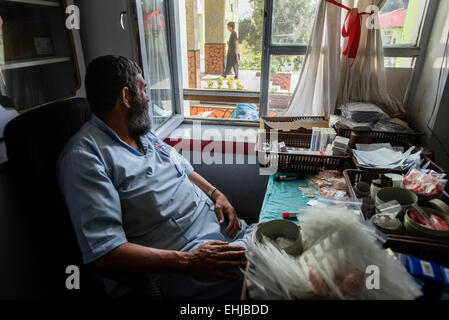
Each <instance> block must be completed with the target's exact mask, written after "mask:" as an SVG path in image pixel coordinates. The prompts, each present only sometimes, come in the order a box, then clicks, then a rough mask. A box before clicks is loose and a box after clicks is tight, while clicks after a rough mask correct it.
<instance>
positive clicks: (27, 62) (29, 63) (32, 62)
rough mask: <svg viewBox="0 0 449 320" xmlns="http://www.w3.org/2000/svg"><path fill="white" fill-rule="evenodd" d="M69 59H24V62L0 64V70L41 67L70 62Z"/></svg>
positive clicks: (14, 61)
mask: <svg viewBox="0 0 449 320" xmlns="http://www.w3.org/2000/svg"><path fill="white" fill-rule="evenodd" d="M70 60H71V58H70V57H47V58H36V59H24V60H13V61H6V62H5V63H4V64H0V70H11V69H20V68H28V67H35V66H41V65H44V64H52V63H60V62H66V61H70Z"/></svg>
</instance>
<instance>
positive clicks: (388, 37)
mask: <svg viewBox="0 0 449 320" xmlns="http://www.w3.org/2000/svg"><path fill="white" fill-rule="evenodd" d="M382 39H383V43H384V45H388V44H394V42H393V31H390V30H385V31H384V33H383V36H382ZM394 40H396V39H394Z"/></svg>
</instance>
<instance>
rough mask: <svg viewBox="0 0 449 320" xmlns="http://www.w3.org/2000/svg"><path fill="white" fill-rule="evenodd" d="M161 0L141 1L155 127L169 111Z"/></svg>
mask: <svg viewBox="0 0 449 320" xmlns="http://www.w3.org/2000/svg"><path fill="white" fill-rule="evenodd" d="M165 1H167V0H144V1H143V15H144V19H143V20H144V29H145V42H146V43H145V44H146V53H147V59H148V72H149V74H148V86H149V88H150V98H151V105H152V108H153V121H154V122H155V123H154V124H155V125H156V127H158V126H159V125H160V124H162V123H163V122H164V121H165V120H166V119H168V118H169V117H170V116H171V115H172V113H173V108H172V101H171V96H172V94H171V90H172V85H171V78H170V64H169V60H168V59H169V54H168V44H167V24H166V12H165Z"/></svg>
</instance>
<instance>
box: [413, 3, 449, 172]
mask: <svg viewBox="0 0 449 320" xmlns="http://www.w3.org/2000/svg"><path fill="white" fill-rule="evenodd" d="M447 12H449V1H440V4H439V10H438V13H437V15H436V18H435V19H434V26H433V30H432V34H431V36H430V38H429V44H428V48H427V51H426V56H425V61H424V66H423V69H422V70H421V71H419V70H418V72H419V73H418V74H417V76H416V81H414V85H413V86H412V88H416V89H415V90H414V92H412V96H411V99H410V101H409V103H408V105H407V112H408V115H409V117H410V118H411V120H412V121H413V123H414V124H415V125H416V126H417V127H418V129H421V130H423V131H425V132H426V134H427V136H426V138H425V139H424V142H425V145H426V146H427V147H429V148H430V149H432V150H433V151H434V152H435V154H436V159H437V163H438V164H439V165H441V166H442V167H443V168H445V169H446V170H449V157H448V155H447V152H445V150H449V139H448V138H447V137H448V136H449V126H448V125H447V120H448V119H449V112H448V106H449V93H448V90H449V88H448V86H449V83H448V81H447V79H448V70H449V65H448V64H447V59H446V65H445V68H444V69H443V71H442V72H440V71H441V67H442V63H443V56H444V52H445V47H446V46H447V36H448V32H449V18H448V16H447ZM440 73H441V75H442V76H441V81H439V79H440ZM439 82H440V83H439ZM439 84H440V90H438V87H439ZM438 93H439V96H440V97H441V98H440V99H437V94H438ZM436 100H437V104H436V105H435V101H436ZM434 107H435V108H434ZM434 109H435V112H433V110H434ZM432 113H433V115H434V116H433V117H432ZM431 118H432V119H431ZM432 130H433V131H434V133H435V136H433V135H432V132H431V131H432ZM438 140H440V141H441V143H439V142H438Z"/></svg>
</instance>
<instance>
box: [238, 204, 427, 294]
mask: <svg viewBox="0 0 449 320" xmlns="http://www.w3.org/2000/svg"><path fill="white" fill-rule="evenodd" d="M298 219H299V223H300V225H301V228H302V229H301V230H302V231H301V234H302V237H303V241H304V252H303V253H302V255H300V256H299V257H292V256H290V255H288V254H287V253H286V252H284V251H283V250H279V249H278V248H277V247H276V246H274V245H273V244H272V243H270V242H266V243H264V244H262V243H260V242H250V243H249V244H248V250H247V253H246V257H247V261H248V268H247V269H246V270H245V271H244V274H245V277H246V281H247V286H248V291H249V294H250V296H251V297H252V298H254V299H256V300H260V299H270V300H273V299H280V300H282V299H287V300H292V299H316V298H324V299H342V300H346V299H361V300H363V299H367V300H380V299H384V300H391V299H393V300H398V299H407V300H413V299H415V298H417V297H419V296H420V295H421V294H422V291H421V290H420V287H419V285H418V284H417V283H416V282H415V281H414V279H413V278H412V276H411V275H410V274H409V273H408V272H407V270H406V269H405V266H404V265H403V264H402V263H401V261H399V260H397V259H394V258H392V257H391V256H389V255H388V254H386V253H385V250H384V249H383V248H382V244H381V243H379V242H378V239H379V236H378V235H377V233H376V231H375V228H374V227H373V226H370V225H367V224H365V223H364V222H363V221H362V220H361V219H360V217H358V216H355V215H351V214H348V211H347V210H344V209H343V208H332V207H329V208H313V207H309V208H305V214H301V215H299V216H298ZM373 264H374V265H375V266H376V267H377V268H378V269H379V270H382V272H380V273H379V277H380V279H379V282H380V283H381V286H380V288H379V289H377V290H370V289H369V288H368V287H367V286H365V285H364V283H365V279H366V276H367V275H365V272H366V270H368V267H369V266H372V265H373Z"/></svg>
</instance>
